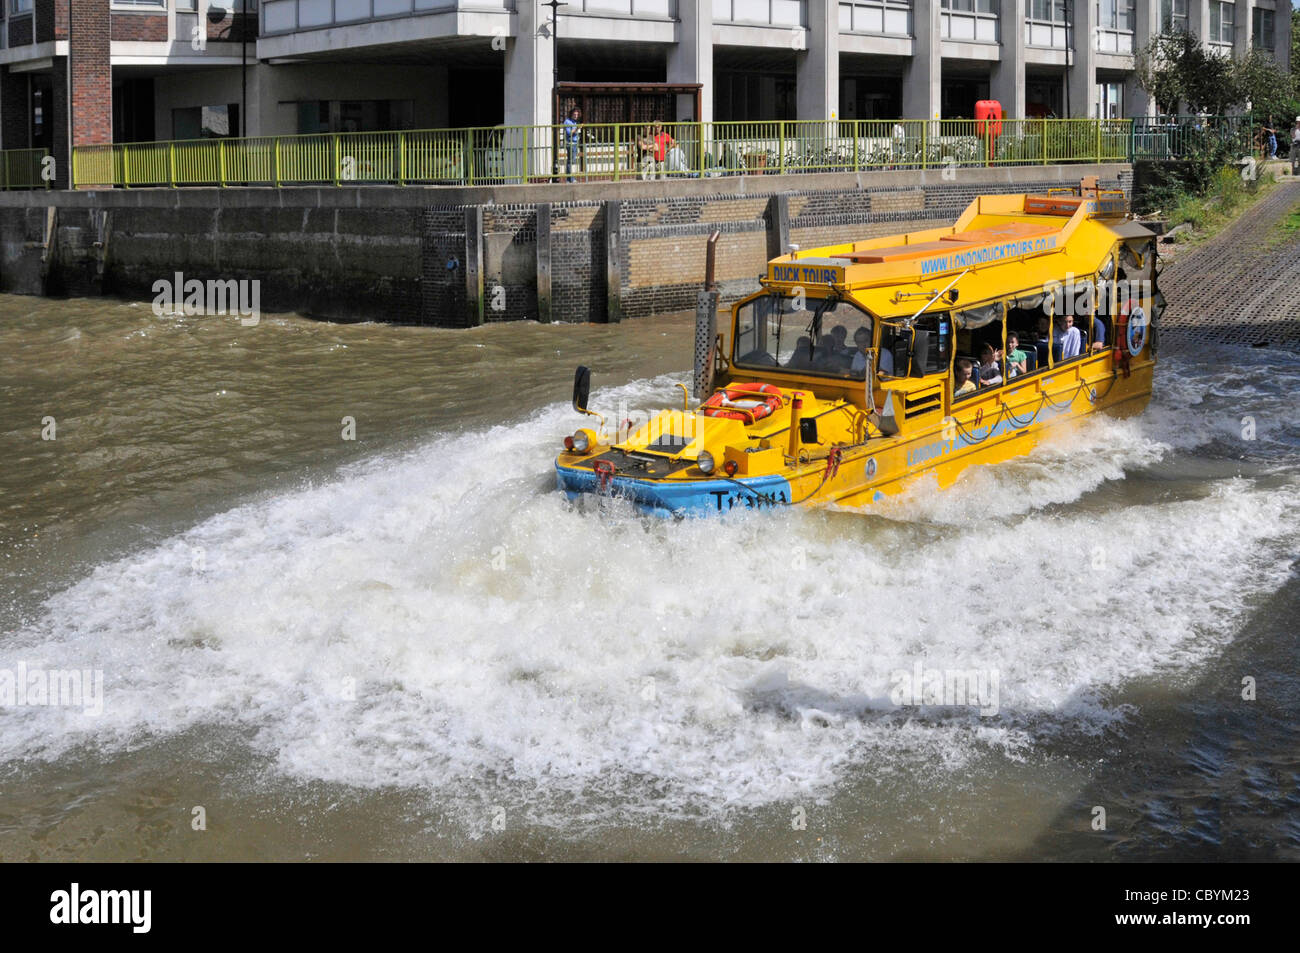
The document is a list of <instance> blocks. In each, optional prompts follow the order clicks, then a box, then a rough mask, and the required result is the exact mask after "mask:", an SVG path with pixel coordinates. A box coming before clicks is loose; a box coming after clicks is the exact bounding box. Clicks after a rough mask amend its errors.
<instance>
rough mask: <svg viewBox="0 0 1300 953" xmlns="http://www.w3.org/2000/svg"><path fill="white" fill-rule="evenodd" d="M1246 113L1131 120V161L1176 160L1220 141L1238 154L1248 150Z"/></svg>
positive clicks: (1249, 141)
mask: <svg viewBox="0 0 1300 953" xmlns="http://www.w3.org/2000/svg"><path fill="white" fill-rule="evenodd" d="M1251 132H1252V126H1251V121H1250V117H1249V116H1155V117H1144V118H1141V119H1134V120H1133V144H1132V148H1131V149H1130V152H1131V153H1132V156H1133V159H1135V160H1155V161H1177V160H1179V159H1182V158H1186V157H1189V156H1191V155H1192V154H1194V153H1196V152H1197V151H1199V150H1203V149H1204V148H1206V147H1207V146H1209V145H1212V144H1216V143H1223V144H1226V145H1228V146H1229V147H1230V148H1231V149H1232V150H1234V151H1236V152H1237V153H1238V154H1239V155H1242V156H1248V155H1251V153H1252V142H1251Z"/></svg>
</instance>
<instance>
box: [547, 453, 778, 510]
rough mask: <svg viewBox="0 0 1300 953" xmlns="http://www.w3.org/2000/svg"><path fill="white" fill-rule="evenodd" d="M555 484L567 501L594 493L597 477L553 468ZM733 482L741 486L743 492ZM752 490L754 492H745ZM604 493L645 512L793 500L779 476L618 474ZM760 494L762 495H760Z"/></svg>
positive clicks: (750, 506) (769, 505)
mask: <svg viewBox="0 0 1300 953" xmlns="http://www.w3.org/2000/svg"><path fill="white" fill-rule="evenodd" d="M555 474H556V481H557V483H558V484H559V487H560V489H561V490H563V491H564V492H565V494H566V495H567V496H568V497H569V499H571V500H572V499H577V498H578V497H579V496H581V495H582V494H584V493H586V494H595V493H596V474H595V473H593V472H592V471H591V470H583V469H575V468H572V467H565V466H561V465H560V464H558V463H557V464H556V465H555ZM736 483H741V484H744V487H745V489H742V488H741V487H739V486H737V485H736ZM750 489H752V490H753V491H754V492H752V493H751V492H746V490H750ZM604 492H605V493H608V494H610V495H612V496H619V497H623V498H625V499H629V500H631V501H632V502H633V503H636V504H637V505H638V506H641V507H643V508H645V509H650V510H655V511H658V512H660V513H665V514H667V513H700V514H704V513H726V512H728V511H729V510H734V509H760V508H761V509H770V508H772V507H774V506H783V505H785V504H787V503H789V502H790V501H791V499H792V496H791V492H790V481H789V480H787V479H786V478H785V477H782V476H761V477H752V478H737V480H736V482H735V483H731V482H728V481H727V480H689V481H687V480H683V481H680V482H672V483H667V482H666V483H654V482H651V481H649V480H634V479H631V478H630V477H620V476H618V475H617V474H615V475H614V478H613V479H612V480H610V481H609V485H608V486H607V487H606V488H605V491H604ZM760 494H762V495H761V496H760Z"/></svg>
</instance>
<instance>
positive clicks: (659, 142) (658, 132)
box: [651, 120, 676, 179]
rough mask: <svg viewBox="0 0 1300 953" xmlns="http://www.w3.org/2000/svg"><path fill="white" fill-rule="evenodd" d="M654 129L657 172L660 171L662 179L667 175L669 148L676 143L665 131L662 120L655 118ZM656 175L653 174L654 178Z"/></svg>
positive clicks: (659, 174) (659, 175)
mask: <svg viewBox="0 0 1300 953" xmlns="http://www.w3.org/2000/svg"><path fill="white" fill-rule="evenodd" d="M653 131H654V141H655V172H657V173H658V178H661V179H662V178H666V177H667V172H666V171H665V170H666V168H667V163H668V150H669V149H671V148H672V147H673V146H674V145H675V144H676V143H675V142H674V141H673V137H672V136H670V135H668V133H666V132H664V124H663V123H662V122H660V121H658V120H655V124H654V127H653ZM655 177H656V176H653V175H652V176H651V178H652V179H653V178H655Z"/></svg>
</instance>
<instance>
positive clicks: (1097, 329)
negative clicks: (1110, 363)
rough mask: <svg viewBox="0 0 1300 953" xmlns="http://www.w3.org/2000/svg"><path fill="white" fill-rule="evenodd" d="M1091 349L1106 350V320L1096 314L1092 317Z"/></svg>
mask: <svg viewBox="0 0 1300 953" xmlns="http://www.w3.org/2000/svg"><path fill="white" fill-rule="evenodd" d="M1092 350H1094V351H1104V350H1106V322H1105V321H1103V320H1102V319H1101V318H1100V317H1098V316H1097V315H1094V316H1093V318H1092Z"/></svg>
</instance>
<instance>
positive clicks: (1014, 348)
mask: <svg viewBox="0 0 1300 953" xmlns="http://www.w3.org/2000/svg"><path fill="white" fill-rule="evenodd" d="M1028 361H1029V355H1028V354H1026V353H1025V352H1024V351H1022V350H1020V335H1018V334H1017V333H1016V332H1015V331H1012V332H1010V333H1009V334H1008V335H1007V360H1006V368H1007V379H1008V380H1010V379H1011V378H1013V377H1019V376H1020V375H1021V374H1027V373H1028V372H1029V366H1028Z"/></svg>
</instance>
